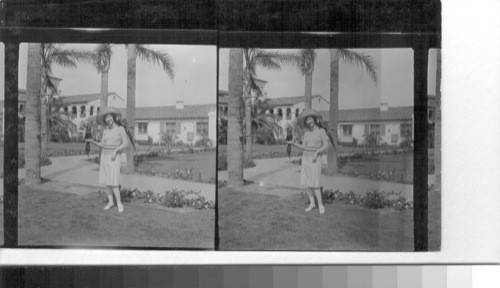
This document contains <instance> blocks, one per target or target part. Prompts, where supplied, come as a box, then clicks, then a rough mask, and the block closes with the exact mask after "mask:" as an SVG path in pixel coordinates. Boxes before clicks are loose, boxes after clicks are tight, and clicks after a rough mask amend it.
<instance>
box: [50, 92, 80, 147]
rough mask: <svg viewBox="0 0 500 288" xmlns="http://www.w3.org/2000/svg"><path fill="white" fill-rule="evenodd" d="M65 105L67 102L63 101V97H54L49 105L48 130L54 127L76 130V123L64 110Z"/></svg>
mask: <svg viewBox="0 0 500 288" xmlns="http://www.w3.org/2000/svg"><path fill="white" fill-rule="evenodd" d="M64 106H65V104H64V103H63V99H62V97H61V98H52V100H51V103H49V106H48V115H47V120H48V124H49V129H48V131H52V130H53V129H54V128H60V129H61V130H65V131H68V132H69V131H71V132H74V131H75V129H76V128H77V127H76V124H75V123H73V121H72V120H71V116H70V114H69V113H68V112H66V111H64V110H63V108H64ZM51 133H52V132H51ZM49 137H50V135H49ZM49 139H50V138H49Z"/></svg>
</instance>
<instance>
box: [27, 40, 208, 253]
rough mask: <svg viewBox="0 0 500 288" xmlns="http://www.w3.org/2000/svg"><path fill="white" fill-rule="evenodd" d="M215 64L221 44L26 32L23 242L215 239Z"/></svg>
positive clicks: (187, 245) (200, 244) (174, 243)
mask: <svg viewBox="0 0 500 288" xmlns="http://www.w3.org/2000/svg"><path fill="white" fill-rule="evenodd" d="M215 72H216V48H215V46H202V45H157V44H156V45H154V44H151V45H147V44H141V43H140V44H126V45H125V44H119V43H118V44H115V43H102V44H77V43H22V44H21V45H20V49H19V117H20V118H19V125H20V126H21V125H22V126H23V128H24V130H23V131H25V132H24V134H23V133H20V136H24V138H23V139H20V141H19V160H20V161H19V162H20V163H23V164H24V165H23V166H24V169H20V170H19V175H20V179H21V180H20V181H21V185H20V186H19V210H18V219H19V220H18V223H19V231H18V233H19V234H18V245H19V246H28V247H37V246H71V247H125V248H126V247H131V248H132V247H140V248H170V249H213V248H214V227H215V209H214V208H215V201H216V199H215V172H214V171H213V167H215V161H216V151H215V145H216V96H215V91H216V73H215ZM37 96H40V97H37ZM20 166H21V165H20Z"/></svg>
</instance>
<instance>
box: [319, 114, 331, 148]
mask: <svg viewBox="0 0 500 288" xmlns="http://www.w3.org/2000/svg"><path fill="white" fill-rule="evenodd" d="M314 123H316V125H317V126H318V127H319V128H320V129H323V130H325V132H326V136H328V139H330V142H332V145H333V147H336V146H335V143H334V141H335V140H334V139H333V135H332V133H330V129H328V125H326V123H325V122H323V121H322V119H321V118H320V117H315V119H314Z"/></svg>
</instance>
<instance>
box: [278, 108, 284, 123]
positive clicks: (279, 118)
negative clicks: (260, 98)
mask: <svg viewBox="0 0 500 288" xmlns="http://www.w3.org/2000/svg"><path fill="white" fill-rule="evenodd" d="M278 120H283V109H281V108H279V109H278Z"/></svg>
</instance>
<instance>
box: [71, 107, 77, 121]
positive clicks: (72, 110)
mask: <svg viewBox="0 0 500 288" xmlns="http://www.w3.org/2000/svg"><path fill="white" fill-rule="evenodd" d="M77 111H78V108H76V106H73V107H71V117H72V118H75V117H76V113H77Z"/></svg>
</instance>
